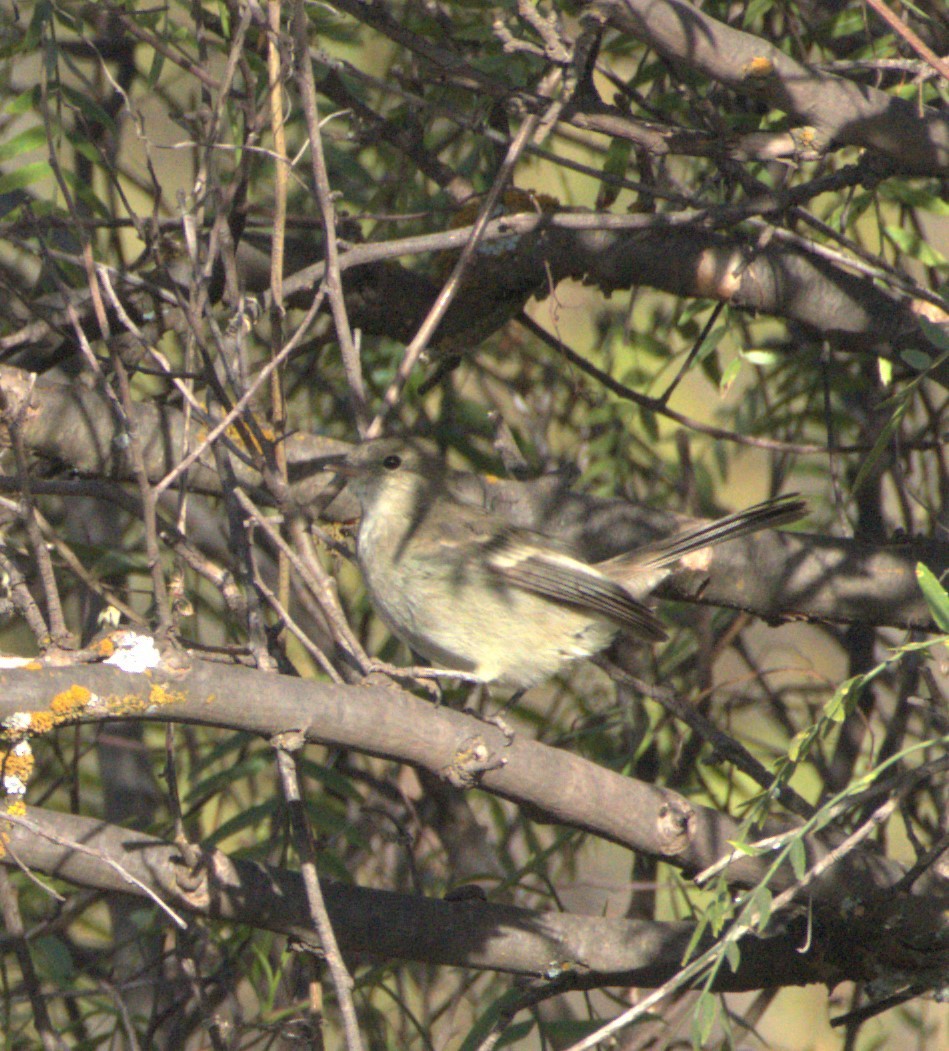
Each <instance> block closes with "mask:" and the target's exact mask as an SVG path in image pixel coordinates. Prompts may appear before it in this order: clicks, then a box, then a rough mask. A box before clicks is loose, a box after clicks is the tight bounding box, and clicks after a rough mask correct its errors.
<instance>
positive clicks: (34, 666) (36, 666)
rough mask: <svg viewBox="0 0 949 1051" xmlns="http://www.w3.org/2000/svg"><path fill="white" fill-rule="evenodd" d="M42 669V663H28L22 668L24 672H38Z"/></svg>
mask: <svg viewBox="0 0 949 1051" xmlns="http://www.w3.org/2000/svg"><path fill="white" fill-rule="evenodd" d="M42 667H43V664H42V661H30V663H29V664H25V665H24V666H23V668H24V670H25V671H40V670H41V669H42Z"/></svg>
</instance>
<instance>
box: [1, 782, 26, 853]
mask: <svg viewBox="0 0 949 1051" xmlns="http://www.w3.org/2000/svg"><path fill="white" fill-rule="evenodd" d="M2 814H9V815H10V817H26V804H25V803H24V802H23V800H22V799H20V798H19V797H17V798H14V799H11V800H9V801H8V802H7V804H6V806H5V807H3V810H2V813H0V858H2V857H3V856H4V854H6V852H7V844H8V843H9V842H10V826H9V825H7V824H5V823H4V821H3V818H2Z"/></svg>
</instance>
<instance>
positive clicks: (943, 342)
mask: <svg viewBox="0 0 949 1051" xmlns="http://www.w3.org/2000/svg"><path fill="white" fill-rule="evenodd" d="M919 327H920V328H921V329H922V330H923V335H924V336H925V337H926V339H928V340H929V342H930V343H931V344H932V345H933V346H934V347H935V348H936V349H937V350H943V351H949V327H947V326H946V325H937V324H936V323H935V322H933V321H930V320H929V318H927V317H921V318H920V319H919Z"/></svg>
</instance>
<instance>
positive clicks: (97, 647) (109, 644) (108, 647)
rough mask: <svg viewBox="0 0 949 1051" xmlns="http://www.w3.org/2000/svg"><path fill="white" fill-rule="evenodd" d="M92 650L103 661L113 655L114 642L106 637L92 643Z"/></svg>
mask: <svg viewBox="0 0 949 1051" xmlns="http://www.w3.org/2000/svg"><path fill="white" fill-rule="evenodd" d="M92 649H93V650H94V652H95V653H98V654H99V656H100V657H102V658H103V659H104V658H106V657H111V656H112V654H113V653H115V642H113V640H112V636H111V635H106V636H104V637H103V638H101V639H99V641H98V642H96V643H94V644H93V647H92Z"/></svg>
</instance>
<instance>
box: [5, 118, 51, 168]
mask: <svg viewBox="0 0 949 1051" xmlns="http://www.w3.org/2000/svg"><path fill="white" fill-rule="evenodd" d="M45 146H46V130H45V129H44V128H43V127H42V126H41V125H39V124H37V125H36V126H35V127H33V128H27V129H26V131H21V132H20V133H19V135H14V136H13V137H12V138H9V139H7V140H6V141H5V142H2V143H0V161H9V160H11V159H12V158H14V157H19V155H20V154H21V153H29V152H30V150H38V149H42V148H43V147H45Z"/></svg>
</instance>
